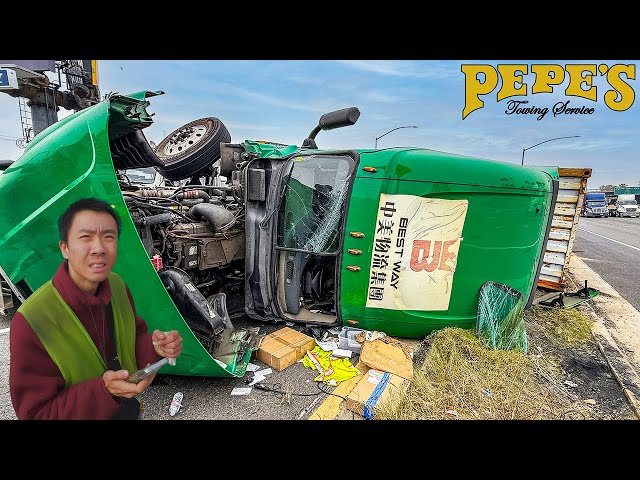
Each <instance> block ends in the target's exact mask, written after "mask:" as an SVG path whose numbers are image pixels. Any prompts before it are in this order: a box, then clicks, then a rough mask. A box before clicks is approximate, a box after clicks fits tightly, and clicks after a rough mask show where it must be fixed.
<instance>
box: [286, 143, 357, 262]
mask: <svg viewBox="0 0 640 480" xmlns="http://www.w3.org/2000/svg"><path fill="white" fill-rule="evenodd" d="M352 164H353V160H352V159H351V158H350V157H346V156H329V155H311V156H298V157H295V158H294V159H293V166H292V170H291V174H290V175H289V177H288V180H287V184H286V186H285V190H284V197H283V198H284V200H283V202H282V205H281V209H280V221H279V229H278V246H279V247H283V248H288V249H295V250H304V251H307V252H312V253H335V252H336V251H337V249H338V239H339V235H338V232H339V228H340V223H341V219H342V207H343V206H344V204H345V199H346V194H347V190H348V188H349V183H350V182H349V177H350V175H349V173H350V169H351V165H352Z"/></svg>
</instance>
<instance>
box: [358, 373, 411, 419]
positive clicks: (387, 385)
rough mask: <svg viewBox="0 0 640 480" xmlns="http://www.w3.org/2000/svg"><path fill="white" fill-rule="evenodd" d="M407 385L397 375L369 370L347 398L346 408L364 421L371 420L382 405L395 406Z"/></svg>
mask: <svg viewBox="0 0 640 480" xmlns="http://www.w3.org/2000/svg"><path fill="white" fill-rule="evenodd" d="M408 385H409V381H408V380H406V379H404V378H402V377H400V376H398V375H394V374H393V373H389V372H382V371H380V370H375V369H373V368H371V369H369V370H367V372H366V373H365V374H364V376H363V377H362V378H361V379H360V380H359V381H358V383H357V384H356V386H355V387H354V388H353V390H351V392H350V393H349V395H348V396H347V408H348V409H349V410H351V411H352V412H354V413H357V414H358V415H361V416H363V417H364V418H366V419H373V418H374V417H375V414H376V411H377V409H378V408H379V407H380V406H382V405H383V404H385V405H386V404H388V403H390V404H396V403H397V402H398V401H399V399H400V398H401V396H402V395H403V394H404V392H405V390H406V388H407V387H408Z"/></svg>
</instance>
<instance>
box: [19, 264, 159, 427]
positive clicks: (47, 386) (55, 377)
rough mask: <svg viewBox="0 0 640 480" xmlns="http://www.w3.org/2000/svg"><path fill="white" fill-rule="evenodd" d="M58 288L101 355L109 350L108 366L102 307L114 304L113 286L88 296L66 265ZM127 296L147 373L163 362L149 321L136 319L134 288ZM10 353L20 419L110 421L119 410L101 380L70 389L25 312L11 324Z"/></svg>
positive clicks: (138, 352)
mask: <svg viewBox="0 0 640 480" xmlns="http://www.w3.org/2000/svg"><path fill="white" fill-rule="evenodd" d="M53 286H54V287H55V288H56V290H58V292H59V293H60V295H61V296H62V298H63V299H64V300H65V301H66V302H67V303H68V304H69V306H70V307H71V309H72V310H73V311H74V313H75V314H76V316H77V317H78V319H80V322H82V324H83V325H84V327H85V329H86V330H87V333H89V335H90V336H91V338H92V339H93V342H94V343H95V344H96V346H97V347H98V350H99V351H101V352H102V351H104V349H105V346H106V353H107V357H106V358H107V360H106V361H105V362H106V363H108V359H111V358H113V356H114V353H113V352H112V350H113V348H112V341H111V338H110V336H109V332H108V328H107V326H106V325H105V316H106V315H105V310H106V308H103V307H102V304H103V303H104V305H108V304H109V303H110V302H111V288H110V287H109V281H108V280H105V281H104V282H102V284H101V288H99V289H98V290H99V291H101V295H100V294H99V295H98V296H95V295H85V294H84V293H83V292H82V290H80V289H79V288H78V287H77V286H76V284H75V283H73V281H72V280H71V277H69V267H68V265H67V261H66V260H65V261H64V262H62V264H61V265H60V267H58V271H57V272H56V274H55V275H54V277H53ZM127 294H128V296H129V301H130V302H131V307H132V308H133V313H134V316H135V319H136V359H137V363H138V368H142V367H145V366H146V365H147V364H149V363H153V362H156V361H158V360H160V359H161V358H162V357H160V356H159V355H158V354H157V353H156V352H155V350H154V348H153V344H152V341H151V334H150V333H147V330H148V327H147V324H146V322H145V321H144V320H143V319H142V318H140V317H138V315H137V314H136V309H135V305H134V303H133V298H132V297H131V292H130V291H129V287H127ZM87 301H88V305H90V306H91V310H90V309H89V306H88V305H87ZM92 315H93V319H92ZM94 320H95V325H94ZM103 332H104V335H103ZM105 337H106V338H105ZM9 348H10V356H11V358H10V366H9V390H10V392H11V402H12V403H13V408H14V410H15V412H16V415H17V417H18V419H20V420H53V419H57V420H105V419H109V418H111V417H112V416H113V415H114V414H115V413H116V412H117V411H118V409H119V408H120V403H121V398H120V397H113V396H111V394H110V393H109V391H108V390H107V388H106V387H105V385H104V381H103V380H102V376H99V377H97V378H93V379H91V380H86V381H84V382H81V383H79V384H76V385H71V386H70V387H69V388H65V381H64V377H63V376H62V374H61V373H60V370H59V369H58V367H57V366H56V364H55V363H54V362H53V360H51V358H50V357H49V355H48V354H47V352H46V350H45V349H44V347H43V346H42V343H41V342H40V340H39V339H38V337H37V336H36V334H35V333H34V332H33V330H32V329H31V326H30V325H29V323H28V322H27V321H26V319H25V318H24V317H23V316H22V314H20V313H16V314H15V315H14V316H13V318H12V319H11V330H10V335H9ZM131 373H133V372H131Z"/></svg>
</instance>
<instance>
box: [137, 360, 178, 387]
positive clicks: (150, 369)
mask: <svg viewBox="0 0 640 480" xmlns="http://www.w3.org/2000/svg"><path fill="white" fill-rule="evenodd" d="M166 363H169V359H168V358H163V359H162V360H158V361H157V362H156V363H153V364H151V365H149V366H146V367H144V368H141V369H140V370H138V371H137V372H136V373H134V374H133V375H129V378H127V382H131V383H138V382H139V381H140V380H142V379H143V378H146V377H148V376H149V375H151V374H152V373H155V372H157V371H158V370H160V369H161V368H162V367H163V366H164V365H165V364H166Z"/></svg>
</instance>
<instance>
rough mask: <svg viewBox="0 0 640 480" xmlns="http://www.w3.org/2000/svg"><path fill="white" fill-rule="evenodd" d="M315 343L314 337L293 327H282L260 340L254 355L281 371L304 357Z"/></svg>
mask: <svg viewBox="0 0 640 480" xmlns="http://www.w3.org/2000/svg"><path fill="white" fill-rule="evenodd" d="M315 344H316V341H315V338H313V337H310V336H308V335H305V334H304V333H300V332H298V331H297V330H294V329H293V328H289V327H283V328H281V329H280V330H276V331H275V332H273V333H270V334H269V335H267V336H266V337H265V338H264V339H263V340H262V343H261V344H260V348H259V349H258V350H257V351H256V356H257V358H258V360H260V361H262V362H264V363H266V364H267V365H269V366H270V367H273V368H274V369H276V370H277V371H282V370H284V369H285V368H287V367H288V366H289V365H293V364H294V363H296V362H297V361H298V360H300V359H301V358H302V357H304V355H305V354H306V353H307V351H308V350H311V349H312V348H314V346H315Z"/></svg>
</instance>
